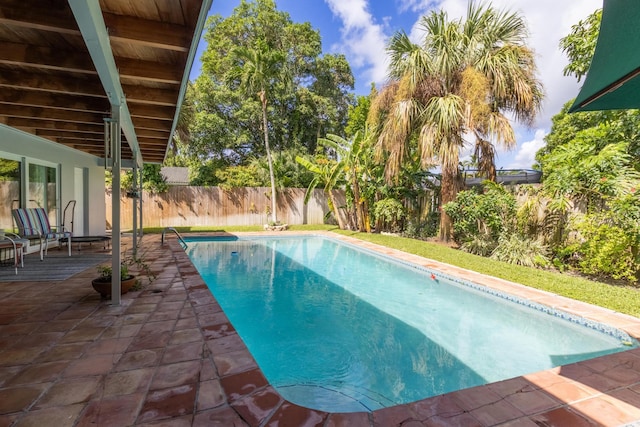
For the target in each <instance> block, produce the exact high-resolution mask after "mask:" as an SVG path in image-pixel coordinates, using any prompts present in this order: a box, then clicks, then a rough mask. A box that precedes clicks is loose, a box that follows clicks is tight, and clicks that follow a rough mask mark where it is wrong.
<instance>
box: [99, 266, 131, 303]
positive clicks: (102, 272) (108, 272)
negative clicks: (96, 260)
mask: <svg viewBox="0 0 640 427" xmlns="http://www.w3.org/2000/svg"><path fill="white" fill-rule="evenodd" d="M96 269H97V270H98V274H99V276H98V277H96V278H95V279H93V280H92V281H91V286H93V289H95V291H96V292H98V293H99V294H100V295H101V296H102V298H103V299H106V298H108V297H110V296H111V276H112V273H113V270H112V269H111V266H110V265H109V266H107V265H99V266H98V267H96ZM135 284H136V277H135V276H134V275H133V274H129V268H128V266H127V264H126V263H123V264H122V265H121V266H120V293H121V294H126V293H127V292H129V290H131V288H132V287H133V286H134V285H135Z"/></svg>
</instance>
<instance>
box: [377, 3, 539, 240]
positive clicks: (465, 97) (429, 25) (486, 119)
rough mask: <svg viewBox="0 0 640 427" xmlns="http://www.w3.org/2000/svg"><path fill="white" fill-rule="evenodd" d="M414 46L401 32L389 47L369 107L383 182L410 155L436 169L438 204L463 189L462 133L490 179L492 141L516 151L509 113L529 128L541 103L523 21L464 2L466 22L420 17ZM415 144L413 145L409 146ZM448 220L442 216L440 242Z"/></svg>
mask: <svg viewBox="0 0 640 427" xmlns="http://www.w3.org/2000/svg"><path fill="white" fill-rule="evenodd" d="M420 25H421V28H422V30H423V31H424V39H423V41H422V42H421V43H420V44H419V45H418V44H414V43H413V42H411V41H410V40H409V37H408V36H407V35H406V34H405V33H404V32H399V33H396V34H395V35H394V36H393V37H392V39H391V41H390V43H389V46H388V52H389V54H390V59H391V61H390V67H389V70H390V71H389V77H390V83H389V84H388V85H387V86H386V87H384V88H383V90H382V91H381V93H380V95H379V97H378V98H377V99H376V100H375V101H374V104H373V105H372V116H371V117H374V118H375V117H377V122H378V123H379V129H380V130H379V132H380V134H379V137H378V147H379V149H380V151H381V152H383V153H386V155H387V164H386V168H385V177H386V179H387V181H388V182H393V181H394V180H395V179H397V177H398V176H399V174H400V171H401V169H402V167H403V164H404V162H405V161H406V160H407V158H408V157H409V156H410V155H411V154H412V153H414V152H415V150H416V148H417V152H418V154H419V156H420V159H421V161H422V163H423V166H427V165H430V164H438V165H439V167H440V169H441V173H442V189H441V197H442V200H441V203H442V204H445V203H447V202H449V201H452V200H453V199H455V196H456V194H457V193H458V191H459V189H460V180H459V170H458V163H459V155H460V150H461V149H462V148H463V145H464V143H465V140H464V138H465V136H466V135H473V136H474V137H475V140H476V142H475V144H476V155H477V158H478V164H479V165H480V167H481V168H482V169H484V171H485V174H487V175H488V177H489V178H494V179H495V166H494V163H493V162H494V153H495V148H494V145H493V142H492V141H496V143H498V144H502V145H504V146H506V147H513V146H514V145H515V134H514V131H513V128H512V127H511V124H510V121H509V119H508V118H507V117H506V116H505V114H506V113H509V114H511V115H512V116H513V117H514V118H515V119H516V120H518V121H521V122H523V123H525V124H531V123H532V121H533V118H534V117H535V114H536V113H537V112H538V110H539V108H540V104H541V101H542V96H543V95H542V86H541V83H540V81H539V80H538V79H537V78H536V76H535V73H536V67H535V62H534V53H533V51H532V50H531V49H529V48H528V47H527V46H526V45H525V39H526V36H527V29H526V24H525V22H524V19H523V18H522V17H520V16H519V15H517V14H515V13H511V12H505V11H498V10H496V9H494V8H493V7H491V6H483V5H480V6H476V5H475V4H474V3H473V2H470V3H469V6H468V9H467V17H466V20H465V21H463V20H449V18H448V16H447V14H446V12H444V11H440V12H432V13H431V14H430V15H426V16H423V17H422V19H421V23H420ZM416 141H417V147H415V146H412V145H411V143H412V142H416ZM450 231H451V219H450V218H449V217H448V216H447V215H446V214H445V213H444V212H443V213H442V218H441V222H440V238H441V239H442V240H448V239H449V237H450Z"/></svg>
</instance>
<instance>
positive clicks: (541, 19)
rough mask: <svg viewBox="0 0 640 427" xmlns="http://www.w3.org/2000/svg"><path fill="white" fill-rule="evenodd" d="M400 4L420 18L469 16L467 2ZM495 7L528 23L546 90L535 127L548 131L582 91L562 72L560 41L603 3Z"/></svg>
mask: <svg viewBox="0 0 640 427" xmlns="http://www.w3.org/2000/svg"><path fill="white" fill-rule="evenodd" d="M400 3H401V6H400V7H404V8H405V9H411V10H413V11H416V12H419V14H420V15H421V14H425V13H428V12H429V11H430V10H432V9H434V8H436V9H444V10H446V11H447V13H448V14H449V17H450V18H456V17H463V16H464V15H465V14H466V10H467V5H468V0H442V1H440V2H434V1H429V0H400ZM434 3H437V4H434ZM492 5H493V6H494V7H496V8H500V9H506V10H510V11H512V12H517V13H520V14H522V15H523V16H524V17H525V18H526V20H527V23H528V26H529V32H530V37H529V41H528V45H529V47H531V48H533V49H534V51H535V53H536V63H537V65H538V76H539V78H540V80H541V81H542V83H543V85H544V89H545V100H544V103H543V107H542V111H541V112H540V114H539V116H538V119H537V121H536V123H535V127H541V128H546V129H548V128H549V127H550V125H551V117H552V116H553V115H554V114H556V113H558V112H559V111H560V109H561V108H562V105H564V104H565V103H566V102H567V101H569V100H570V99H571V98H574V97H575V96H576V95H577V94H578V91H579V88H580V86H579V84H578V83H577V81H576V79H575V78H574V77H572V76H571V77H566V76H563V73H562V70H563V69H564V67H565V66H566V65H567V63H568V60H567V58H566V56H565V55H564V53H563V52H562V51H561V50H560V47H559V43H560V39H561V38H562V37H564V36H566V35H567V34H569V31H571V26H572V25H574V24H577V23H578V21H580V20H581V19H584V18H586V17H587V16H588V15H589V14H591V13H592V12H594V11H595V10H596V9H598V8H600V7H602V1H601V0H581V1H577V2H565V1H558V0H537V1H530V0H493V1H492ZM418 21H419V16H418V17H417V18H416V24H414V26H413V29H412V35H414V36H415V33H416V28H417V24H418ZM418 32H419V31H418Z"/></svg>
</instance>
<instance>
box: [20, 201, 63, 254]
mask: <svg viewBox="0 0 640 427" xmlns="http://www.w3.org/2000/svg"><path fill="white" fill-rule="evenodd" d="M11 214H12V215H13V218H14V219H15V221H16V225H17V226H18V235H19V236H20V237H21V238H23V239H28V240H30V241H31V240H36V241H38V242H39V244H40V260H42V259H43V258H44V255H45V254H46V253H47V250H48V249H49V242H50V241H57V240H58V239H61V238H65V239H66V241H67V248H68V250H69V256H71V232H68V231H64V229H63V230H60V231H58V230H57V229H56V228H55V227H52V226H51V224H50V223H49V216H48V215H47V212H46V211H45V210H44V208H19V209H12V210H11ZM25 252H26V251H25Z"/></svg>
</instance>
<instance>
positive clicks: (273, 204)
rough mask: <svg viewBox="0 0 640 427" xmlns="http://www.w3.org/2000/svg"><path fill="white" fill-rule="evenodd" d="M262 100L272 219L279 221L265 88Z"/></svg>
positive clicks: (261, 95) (261, 96) (261, 94)
mask: <svg viewBox="0 0 640 427" xmlns="http://www.w3.org/2000/svg"><path fill="white" fill-rule="evenodd" d="M260 101H262V126H263V128H264V148H265V149H266V151H267V163H268V164H269V179H270V180H271V220H272V221H273V222H274V223H276V224H277V223H278V211H277V209H278V205H277V204H276V199H277V197H278V195H277V193H276V178H275V176H274V174H273V161H272V160H271V150H270V149H269V127H268V122H267V94H266V93H265V91H264V90H262V91H261V92H260Z"/></svg>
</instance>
